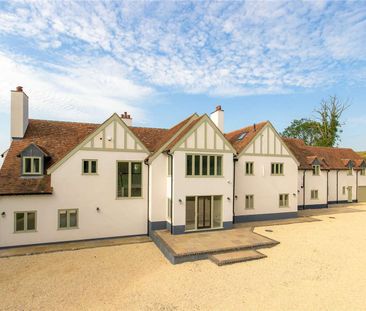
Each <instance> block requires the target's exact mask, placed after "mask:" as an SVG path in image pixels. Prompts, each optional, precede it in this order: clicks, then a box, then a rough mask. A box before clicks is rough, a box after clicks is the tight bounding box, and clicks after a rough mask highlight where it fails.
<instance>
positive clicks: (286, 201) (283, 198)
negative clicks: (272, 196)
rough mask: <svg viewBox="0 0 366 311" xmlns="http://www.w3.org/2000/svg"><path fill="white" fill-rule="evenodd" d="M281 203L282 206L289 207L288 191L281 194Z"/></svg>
mask: <svg viewBox="0 0 366 311" xmlns="http://www.w3.org/2000/svg"><path fill="white" fill-rule="evenodd" d="M279 201H280V202H279V205H280V207H289V195H288V193H282V194H280V196H279Z"/></svg>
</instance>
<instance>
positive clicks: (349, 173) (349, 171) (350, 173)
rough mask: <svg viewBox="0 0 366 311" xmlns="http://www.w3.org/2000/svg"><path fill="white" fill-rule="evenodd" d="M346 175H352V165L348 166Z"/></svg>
mask: <svg viewBox="0 0 366 311" xmlns="http://www.w3.org/2000/svg"><path fill="white" fill-rule="evenodd" d="M347 175H348V176H352V175H353V168H352V167H350V168H349V169H348V171H347Z"/></svg>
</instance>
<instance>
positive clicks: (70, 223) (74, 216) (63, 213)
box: [58, 209, 79, 229]
mask: <svg viewBox="0 0 366 311" xmlns="http://www.w3.org/2000/svg"><path fill="white" fill-rule="evenodd" d="M78 222H79V221H78V210H77V209H62V210H58V228H59V229H75V228H78Z"/></svg>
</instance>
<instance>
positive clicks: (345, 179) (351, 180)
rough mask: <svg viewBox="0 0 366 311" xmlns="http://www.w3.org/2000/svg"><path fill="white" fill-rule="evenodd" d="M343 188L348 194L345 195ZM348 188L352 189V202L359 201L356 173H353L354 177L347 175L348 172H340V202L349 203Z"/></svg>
mask: <svg viewBox="0 0 366 311" xmlns="http://www.w3.org/2000/svg"><path fill="white" fill-rule="evenodd" d="M343 187H346V192H345V194H343ZM348 187H352V200H354V201H355V200H357V184H356V172H355V171H353V175H352V176H348V175H347V170H342V171H339V188H338V194H339V201H340V202H347V200H348V189H347V188H348Z"/></svg>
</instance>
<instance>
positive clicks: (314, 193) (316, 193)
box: [311, 190, 319, 200]
mask: <svg viewBox="0 0 366 311" xmlns="http://www.w3.org/2000/svg"><path fill="white" fill-rule="evenodd" d="M311 199H312V200H318V199H319V190H311Z"/></svg>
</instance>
